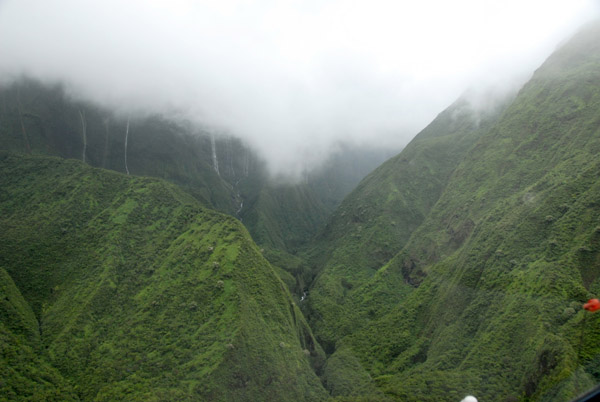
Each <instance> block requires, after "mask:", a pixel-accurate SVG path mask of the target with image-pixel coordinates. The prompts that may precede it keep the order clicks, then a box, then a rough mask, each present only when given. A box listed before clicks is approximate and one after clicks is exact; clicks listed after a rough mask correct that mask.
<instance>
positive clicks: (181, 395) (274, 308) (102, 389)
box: [0, 153, 326, 401]
mask: <svg viewBox="0 0 600 402" xmlns="http://www.w3.org/2000/svg"><path fill="white" fill-rule="evenodd" d="M0 172H2V174H1V175H0V222H1V225H2V227H3V230H2V232H1V233H0V268H1V269H0V275H1V276H2V278H3V280H2V283H1V285H0V291H1V292H2V294H1V296H2V302H1V303H0V317H2V322H1V324H0V336H1V337H2V343H1V350H2V354H1V356H0V359H2V360H1V361H2V365H1V369H0V370H2V374H3V376H2V383H1V384H0V399H1V398H8V399H12V398H13V397H15V395H18V398H17V399H23V400H26V399H27V398H28V397H29V398H30V399H36V400H44V399H47V398H49V399H52V398H54V399H61V400H98V401H102V400H120V399H127V400H294V401H295V400H311V401H312V400H321V399H324V398H325V397H326V393H325V391H324V389H323V388H322V386H321V383H320V382H319V380H318V378H317V376H316V375H315V373H314V371H313V369H312V368H311V365H312V366H313V367H315V368H319V367H320V365H321V364H322V359H323V357H322V351H321V350H320V348H319V346H318V345H317V343H316V341H315V340H314V338H313V337H312V335H311V332H310V329H309V328H308V326H307V324H306V322H305V321H304V318H303V316H302V313H301V312H300V310H299V309H298V307H297V306H295V304H294V303H293V301H292V299H291V297H290V295H289V293H288V291H287V290H286V288H285V286H284V285H283V283H282V282H281V280H280V279H279V278H278V277H277V275H276V274H275V272H274V270H273V268H272V267H271V266H270V265H269V263H268V262H267V261H266V260H265V259H264V257H263V256H262V255H261V253H260V251H259V250H258V248H257V247H256V245H255V244H254V243H253V242H252V240H251V238H250V236H249V235H248V233H247V231H246V230H245V229H244V227H243V226H242V225H241V223H240V222H239V221H238V220H236V219H234V218H232V217H228V216H226V215H223V214H220V213H217V212H214V211H211V210H208V209H205V208H203V207H202V206H200V205H199V204H198V202H197V201H196V200H195V199H194V198H193V197H191V196H189V195H188V194H186V193H184V192H183V191H181V190H180V189H178V188H177V187H176V186H174V185H171V184H168V183H166V182H163V181H160V180H157V179H150V178H139V177H131V176H126V175H123V174H119V173H114V172H109V171H105V170H102V169H96V168H91V167H89V166H87V165H85V164H83V163H81V162H80V161H74V160H61V159H58V158H51V157H41V156H25V155H16V154H11V153H0Z"/></svg>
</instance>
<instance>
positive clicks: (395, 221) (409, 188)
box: [308, 98, 507, 351]
mask: <svg viewBox="0 0 600 402" xmlns="http://www.w3.org/2000/svg"><path fill="white" fill-rule="evenodd" d="M506 103H507V101H506V100H505V101H504V103H502V104H499V105H498V107H497V108H494V109H493V110H490V111H487V112H477V111H476V110H474V109H473V108H472V107H471V106H470V104H469V103H468V102H467V100H466V99H465V98H461V99H459V100H458V101H456V102H455V103H454V104H453V105H452V106H450V107H449V108H448V109H447V110H445V111H444V112H442V113H440V115H439V116H437V118H436V119H435V120H434V121H433V122H432V123H431V124H430V125H429V126H427V127H426V128H425V129H424V130H423V131H422V132H421V133H419V134H418V135H417V136H416V137H415V138H414V140H413V141H412V142H411V143H410V144H409V145H408V146H407V147H406V148H405V149H404V150H403V151H402V152H401V153H400V154H399V155H397V156H395V157H394V158H392V159H390V160H388V161H387V162H385V163H384V164H383V165H381V166H380V167H379V168H377V169H376V170H375V171H374V172H372V173H371V174H370V175H368V176H367V177H366V178H365V179H364V180H363V181H362V182H361V183H360V184H359V186H358V187H357V188H356V189H355V190H354V191H353V192H352V193H351V194H350V195H349V196H348V197H347V198H346V199H345V200H344V201H343V202H342V204H341V206H340V207H339V208H338V209H337V210H336V211H335V212H334V214H333V215H332V218H331V219H330V220H329V222H328V223H327V225H326V227H325V229H324V230H323V231H322V232H321V233H320V235H319V236H318V237H317V238H316V239H315V241H314V242H313V248H312V250H311V252H310V258H311V259H312V261H313V265H315V266H317V267H322V268H320V270H319V276H318V277H317V279H316V280H315V282H314V284H313V286H312V289H311V297H310V299H309V302H308V304H309V306H308V308H309V309H310V312H311V320H312V323H313V324H314V327H315V328H316V329H317V334H318V336H319V339H320V340H321V341H322V342H324V344H325V345H328V349H329V350H330V351H332V350H333V349H334V344H335V341H336V340H337V339H339V338H340V337H342V336H343V335H345V334H347V333H348V332H349V331H350V328H349V327H348V326H350V327H354V325H355V323H354V322H353V320H352V319H350V320H348V321H346V320H345V319H342V320H340V319H339V318H340V317H344V316H345V315H346V310H347V306H346V301H347V297H348V296H349V295H350V294H352V293H353V291H354V290H355V289H356V288H357V287H358V286H359V285H360V284H362V283H364V282H365V281H366V280H368V279H369V278H370V277H371V276H372V275H373V274H374V273H375V272H376V271H377V269H379V268H380V267H382V266H383V265H384V264H385V263H386V262H387V261H389V260H390V258H392V257H393V256H394V255H395V254H396V253H397V252H398V251H400V250H401V249H402V247H403V246H404V245H405V244H406V242H407V241H408V239H409V237H410V236H411V234H412V232H413V231H414V230H415V229H416V228H418V227H419V225H421V223H422V222H423V220H424V219H425V217H426V216H427V215H428V213H429V211H430V210H431V208H432V207H433V205H435V203H436V202H437V200H438V198H439V197H440V194H441V193H442V191H443V190H444V189H445V187H446V185H447V182H448V179H449V177H450V175H451V174H452V172H453V170H454V169H455V168H456V166H457V165H458V163H459V162H460V160H461V158H462V157H463V156H464V155H465V153H466V152H467V151H468V149H469V148H470V147H471V146H472V145H473V143H474V142H475V141H476V140H477V138H478V137H479V136H480V135H481V134H482V133H483V132H484V131H485V130H486V129H488V128H489V127H490V126H491V124H492V123H493V122H494V121H495V120H496V119H497V118H498V116H499V115H500V114H501V112H502V110H503V108H504V105H505V104H506Z"/></svg>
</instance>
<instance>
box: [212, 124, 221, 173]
mask: <svg viewBox="0 0 600 402" xmlns="http://www.w3.org/2000/svg"><path fill="white" fill-rule="evenodd" d="M210 146H211V148H212V160H213V168H214V169H215V172H217V174H218V175H221V174H220V173H219V161H218V160H217V145H216V144H215V134H214V133H211V134H210Z"/></svg>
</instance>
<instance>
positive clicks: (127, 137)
mask: <svg viewBox="0 0 600 402" xmlns="http://www.w3.org/2000/svg"><path fill="white" fill-rule="evenodd" d="M128 139H129V117H128V118H127V128H126V129H125V171H126V172H127V174H128V175H129V168H128V167H127V140H128Z"/></svg>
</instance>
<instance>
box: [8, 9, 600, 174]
mask: <svg viewBox="0 0 600 402" xmlns="http://www.w3.org/2000/svg"><path fill="white" fill-rule="evenodd" d="M598 9H599V7H598V1H591V0H498V1H496V0H493V1H492V0H490V1H487V0H454V1H443V0H429V1H427V0H424V1H411V2H409V1H400V0H355V1H351V0H344V1H342V0H332V1H327V0H304V1H285V0H256V1H251V0H211V1H191V0H164V1H161V0H128V1H123V0H103V1H85V0H0V82H4V83H6V82H9V81H10V80H12V79H14V78H15V77H17V76H19V75H21V74H23V73H24V74H27V75H29V76H32V77H34V78H38V79H42V80H45V81H53V82H55V81H63V82H65V83H67V85H68V87H69V89H70V91H71V92H72V94H73V95H74V96H77V97H80V98H83V99H86V100H92V101H95V102H100V103H102V104H103V105H108V106H112V107H115V108H118V109H120V110H124V111H126V112H129V111H131V110H138V111H145V112H163V113H173V114H175V113H177V114H178V115H180V116H185V117H186V118H188V119H190V120H192V121H194V122H198V123H202V124H205V125H210V126H213V127H216V128H226V129H227V130H229V131H231V132H233V133H234V134H235V135H237V136H239V137H242V138H244V139H246V140H247V141H249V142H250V143H251V144H252V145H253V146H254V147H255V148H256V149H258V150H259V151H261V152H262V154H263V155H264V156H265V157H266V158H267V160H268V161H269V163H270V165H271V166H272V167H273V169H274V170H278V171H284V172H285V171H293V170H295V169H296V168H297V167H298V166H303V165H304V164H305V163H306V160H308V162H309V163H312V162H315V161H318V160H319V159H320V158H322V157H323V156H324V155H325V154H326V153H327V151H328V150H329V149H331V145H332V144H334V143H335V142H337V141H339V140H341V139H344V140H351V141H354V142H357V143H369V144H379V145H384V146H400V145H404V144H406V143H407V142H408V141H409V140H410V139H411V138H412V137H413V136H414V135H416V134H417V133H418V131H419V130H420V129H422V128H423V127H425V126H426V125H427V124H428V123H429V122H430V121H431V120H432V119H433V118H434V117H435V116H436V115H437V114H438V113H439V112H440V111H442V110H443V109H444V108H445V107H446V106H448V105H449V104H450V103H452V102H453V101H454V100H455V99H456V98H457V97H458V96H459V95H460V94H461V93H462V92H464V91H465V90H466V89H467V88H469V87H475V88H485V87H489V86H495V87H497V88H501V89H502V88H507V87H509V86H510V85H513V84H514V82H519V80H520V81H521V82H522V81H523V80H525V79H526V78H527V77H529V76H530V75H531V73H532V72H533V70H534V69H535V68H537V67H538V66H539V65H540V64H541V63H542V62H543V60H544V59H545V58H546V57H547V56H548V55H549V54H550V53H551V52H552V50H553V49H554V48H555V47H556V46H557V44H558V43H560V42H561V41H562V40H564V39H565V38H566V37H567V36H568V35H570V34H572V33H573V32H574V31H575V30H576V29H577V27H578V26H580V25H581V24H583V23H584V22H586V21H588V20H590V19H591V18H593V17H595V16H596V15H598Z"/></svg>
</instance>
